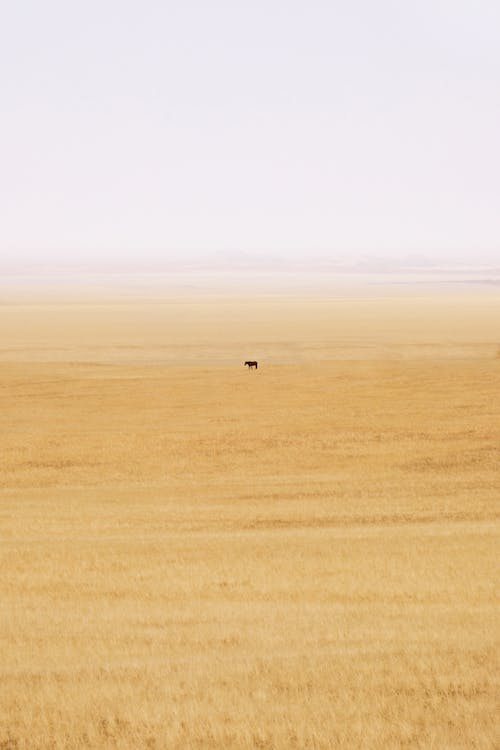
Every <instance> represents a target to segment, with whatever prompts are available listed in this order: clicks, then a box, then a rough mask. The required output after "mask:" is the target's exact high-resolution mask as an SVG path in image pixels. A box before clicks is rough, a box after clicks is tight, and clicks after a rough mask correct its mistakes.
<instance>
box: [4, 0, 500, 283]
mask: <svg viewBox="0 0 500 750" xmlns="http://www.w3.org/2000/svg"><path fill="white" fill-rule="evenodd" d="M499 34H500V4H499V3H498V2H497V0H475V1H474V2H472V0H468V1H467V0H422V1H421V2H419V3H416V2H413V3H410V2H403V3H402V2H396V1H390V0H378V1H377V2H373V1H372V0H353V1H352V2H336V1H335V0H324V1H323V2H321V1H319V0H312V1H311V2H305V1H304V0H302V2H297V1H294V0H286V2H285V0H265V2H264V1H263V0H255V1H254V2H252V3H250V2H243V1H242V0H226V1H224V0H222V1H221V2H215V3H210V2H206V1H205V2H203V1H202V0H198V1H196V0H185V1H184V0H183V2H170V1H169V0H166V1H165V0H163V1H162V2H160V0H143V1H142V2H140V3H139V2H137V1H133V0H120V2H118V0H99V2H97V1H96V0H87V2H85V3H68V2H64V1H63V0H46V2H43V3H41V2H35V1H34V0H19V1H18V2H16V3H9V4H6V5H5V7H4V8H3V11H2V23H1V24H0V63H1V64H0V71H1V72H0V82H1V94H0V122H1V125H0V128H1V132H2V138H1V139H0V164H1V170H0V200H1V206H2V209H1V216H0V267H2V268H6V267H9V266H15V267H17V266H23V265H30V264H34V265H40V264H63V265H68V264H69V265H71V266H80V265H81V266H85V267H87V266H114V267H134V266H148V265H153V266H154V265H157V266H158V267H160V266H162V267H165V266H174V265H181V266H182V265H184V266H185V265H189V264H194V265H198V266H199V265H206V266H210V267H214V268H220V267H235V266H236V267H238V268H245V267H269V268H283V267H285V266H286V265H287V264H290V265H291V266H295V267H301V266H303V265H304V264H307V263H311V264H312V265H313V266H314V267H317V268H324V267H344V268H345V267H348V268H359V269H361V270H377V268H378V269H380V270H383V271H385V270H388V269H390V268H400V267H414V266H415V267H419V266H420V267H422V266H426V267H427V266H432V265H434V264H435V265H440V264H441V265H450V264H451V265H453V264H465V265H471V266H475V265H483V266H488V265H491V266H494V265H495V264H496V265H498V264H499V258H500V220H499V210H498V209H499V206H500V146H499V142H500V139H499V138H498V133H499V132H500V45H499V43H498V39H499Z"/></svg>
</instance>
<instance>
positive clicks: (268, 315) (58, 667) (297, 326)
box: [0, 294, 500, 750]
mask: <svg viewBox="0 0 500 750" xmlns="http://www.w3.org/2000/svg"><path fill="white" fill-rule="evenodd" d="M499 320H500V301H499V298H498V296H495V295H492V294H489V295H485V296H484V297H480V296H478V295H477V294H476V295H465V294H461V295H456V296H453V295H448V296H442V297H436V296H422V297H417V296H412V297H408V298H406V297H402V296H397V295H396V296H394V295H393V296H388V297H385V296H381V297H380V298H378V299H377V298H375V297H373V298H369V297H362V298H361V297H359V298H355V297H353V296H346V297H345V298H340V297H338V298H335V299H333V298H332V299H328V298H326V297H325V298H321V299H313V298H311V297H307V296H304V297H299V296H297V297H296V298H293V299H292V298H290V297H288V298H284V297H276V298H269V297H266V298H265V299H260V300H257V301H253V302H252V300H250V299H249V298H245V299H242V300H240V301H238V300H237V299H236V296H234V297H231V298H230V297H227V298H223V299H218V298H217V297H215V296H212V297H210V298H204V299H201V298H197V299H194V298H190V297H187V296H184V297H182V298H175V299H174V300H161V301H157V300H156V301H150V302H147V301H144V300H130V299H127V300H125V301H123V300H121V301H117V300H114V301H112V302H111V301H105V300H102V299H99V300H93V301H89V300H88V299H87V300H84V299H81V300H80V301H71V302H68V301H62V300H61V299H54V300H52V301H47V300H43V301H40V302H38V303H36V304H35V303H28V302H27V301H26V300H25V299H23V300H18V301H15V300H12V299H9V300H6V301H5V302H4V304H3V305H2V306H0V333H1V339H0V376H1V377H0V462H1V474H0V555H1V568H0V570H1V575H0V598H1V610H0V749H1V750H28V749H29V750H35V749H36V750H38V749H40V750H48V749H49V748H50V749H51V750H62V749H63V748H64V749H65V750H69V749H73V748H95V749H97V748H99V749H100V748H119V749H120V750H122V749H123V750H132V748H133V749H134V750H141V749H142V748H144V749H146V748H147V749H148V750H154V749H155V748H156V749H157V750H160V749H165V750H167V749H168V750H170V748H172V749H173V750H185V749H190V748H200V749H201V748H228V749H229V748H246V749H248V750H250V748H261V749H263V748H269V749H271V748H277V749H278V748H279V749H280V750H281V749H283V750H284V749H285V748H286V749H288V748H296V749H297V750H302V749H303V748H314V749H315V750H319V749H322V748H335V747H339V748H348V749H349V750H350V749H351V748H380V749H382V748H384V749H386V748H394V749H395V748H436V749H439V750H442V749H443V748H453V749H456V748H463V749H464V750H465V749H467V750H470V749H471V748H484V749H485V750H486V748H488V749H489V748H494V747H498V734H497V732H496V729H495V726H496V716H495V711H496V708H497V704H498V685H497V683H496V682H495V678H496V673H497V670H496V664H495V658H496V646H497V645H498V625H499V621H498V609H497V606H498V597H497V588H496V582H497V580H498V498H499V486H500V471H499V464H500V462H499V452H498V447H499V445H500V398H499V383H500V358H499V356H498V344H499V342H498V322H499ZM249 357H250V358H257V359H259V361H260V367H259V370H258V371H257V372H249V371H248V370H246V369H244V368H243V365H242V361H243V360H244V359H247V358H249Z"/></svg>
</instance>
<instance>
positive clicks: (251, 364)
mask: <svg viewBox="0 0 500 750" xmlns="http://www.w3.org/2000/svg"><path fill="white" fill-rule="evenodd" d="M245 365H246V366H247V367H248V369H249V370H251V369H252V368H253V367H255V369H257V368H258V366H259V363H258V362H256V361H255V359H247V361H246V362H245Z"/></svg>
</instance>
